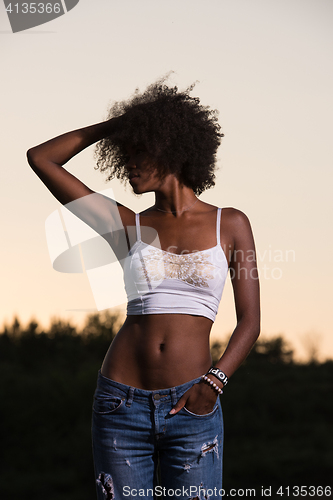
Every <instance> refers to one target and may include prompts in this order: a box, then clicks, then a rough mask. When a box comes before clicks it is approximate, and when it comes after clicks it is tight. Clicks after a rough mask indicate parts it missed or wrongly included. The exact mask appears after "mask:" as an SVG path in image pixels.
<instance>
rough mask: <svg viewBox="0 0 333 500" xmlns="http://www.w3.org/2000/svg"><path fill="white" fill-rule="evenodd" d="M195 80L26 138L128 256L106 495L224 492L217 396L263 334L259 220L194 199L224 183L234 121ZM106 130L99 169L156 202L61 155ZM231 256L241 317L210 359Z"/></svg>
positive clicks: (97, 405) (106, 387)
mask: <svg viewBox="0 0 333 500" xmlns="http://www.w3.org/2000/svg"><path fill="white" fill-rule="evenodd" d="M191 90H192V87H190V88H189V89H187V90H186V91H184V92H180V91H179V90H178V89H177V87H174V88H169V87H168V86H166V85H165V84H164V82H163V81H159V82H157V83H155V84H153V85H151V86H150V87H148V89H147V90H146V91H145V92H144V93H143V94H139V93H138V92H136V93H135V94H134V97H132V98H131V99H130V100H129V101H126V102H122V103H117V104H115V105H114V106H113V108H112V109H111V111H110V115H109V119H108V120H107V121H105V122H103V123H99V124H97V125H93V126H89V127H85V128H82V129H80V130H76V131H73V132H69V133H66V134H64V135H61V136H59V137H56V138H54V139H51V140H50V141H48V142H46V143H44V144H41V145H39V146H37V147H34V148H32V149H30V150H29V151H28V160H29V164H30V165H31V167H32V168H33V170H34V171H35V172H36V174H37V175H38V176H39V177H40V179H41V180H42V181H43V182H44V184H45V185H46V186H47V187H48V189H49V190H50V191H51V192H52V193H53V194H54V196H55V197H56V198H57V199H58V200H59V201H60V202H61V203H62V204H65V205H67V204H70V205H68V208H70V209H71V210H72V211H73V212H74V213H76V215H78V217H80V218H81V219H83V220H84V221H85V222H86V223H87V224H89V225H90V226H91V227H92V228H94V229H95V230H96V231H97V232H99V234H101V235H102V236H103V237H104V238H105V240H106V241H107V242H108V243H109V244H110V245H111V247H112V249H113V250H114V252H115V253H116V255H117V257H118V258H119V260H120V261H121V262H122V265H123V269H124V279H125V287H126V291H127V294H128V308H127V318H126V321H125V323H124V324H123V326H122V327H121V329H120V331H119V332H118V334H117V336H116V338H115V340H114V341H113V342H112V344H111V346H110V348H109V350H108V352H107V354H106V356H105V359H104V362H103V364H102V367H101V370H100V372H99V375H98V384H97V389H96V392H95V397H94V405H93V429H92V431H93V452H94V462H95V471H96V482H97V494H98V498H99V499H100V500H101V499H105V498H106V499H111V498H112V499H115V500H117V499H120V498H128V497H129V498H132V497H134V496H141V497H144V498H154V497H159V496H162V497H163V496H164V497H170V498H173V497H174V498H181V499H188V498H208V497H209V498H210V499H218V498H221V488H222V446H223V421H222V411H221V403H220V397H219V395H220V394H221V393H222V390H223V388H224V386H225V385H226V384H227V382H228V379H229V378H230V377H231V375H232V374H233V373H234V372H235V370H236V369H237V368H238V367H239V366H240V364H241V363H242V362H243V361H244V359H245V358H246V356H247V355H248V353H249V351H250V349H251V347H252V346H253V344H254V342H255V341H256V339H257V337H258V335H259V328H260V327H259V324H260V310H259V284H258V275H257V269H256V263H255V257H254V256H255V248H254V241H253V236H252V232H251V227H250V224H249V221H248V219H247V217H246V216H245V215H244V214H243V213H242V212H240V211H239V210H236V209H233V208H223V209H221V208H217V207H215V206H213V205H210V204H208V203H204V202H203V201H201V200H199V199H198V198H197V196H198V195H199V194H200V193H201V192H202V191H204V190H205V189H207V188H210V187H212V186H213V185H214V169H215V160H216V157H215V155H216V151H217V148H218V146H219V144H220V140H221V137H222V136H223V134H221V132H220V127H219V125H218V122H217V117H216V114H217V113H216V111H213V110H211V109H209V108H208V107H204V106H202V105H201V104H200V102H199V99H198V98H193V97H191V96H190V91H191ZM97 141H100V142H99V143H98V145H97V149H96V154H97V159H98V161H97V168H99V169H100V170H101V171H107V172H108V173H109V177H108V179H111V178H112V177H115V176H116V177H118V178H120V179H124V180H128V181H129V183H130V184H131V186H132V188H133V191H134V193H137V194H141V193H147V192H154V193H155V204H154V205H153V206H151V207H149V208H148V209H147V210H145V211H144V212H142V213H141V214H135V213H134V212H133V211H132V210H130V209H129V208H127V207H125V206H123V205H120V204H118V203H115V202H114V201H113V200H110V199H108V198H106V197H104V196H102V195H100V194H97V193H93V192H92V191H91V190H90V189H89V188H88V187H87V186H85V185H84V184H83V183H82V182H81V181H80V180H78V179H77V178H75V177H74V176H73V175H71V174H70V173H69V172H68V171H67V170H65V169H64V168H63V165H64V164H65V163H66V162H67V161H69V160H70V159H71V158H72V157H73V156H74V155H76V154H77V153H79V152H80V151H82V150H83V149H85V148H86V147H88V146H90V145H91V144H93V143H95V142H97ZM75 200H76V205H75V203H74V204H73V203H72V202H74V201H75ZM228 269H230V274H231V279H232V284H233V290H234V297H235V306H236V314H237V325H236V328H235V330H234V332H233V334H232V336H231V338H230V341H229V343H228V346H227V348H226V350H225V352H224V354H223V356H222V357H221V359H220V360H219V361H218V363H217V364H216V366H215V367H211V356H210V349H209V335H210V331H211V327H212V324H213V322H214V319H215V316H216V313H217V309H218V305H219V302H220V299H221V295H222V290H223V286H224V282H225V279H226V276H227V272H228ZM110 286H112V284H110ZM230 390H232V388H231V387H230Z"/></svg>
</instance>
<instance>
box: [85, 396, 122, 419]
mask: <svg viewBox="0 0 333 500" xmlns="http://www.w3.org/2000/svg"><path fill="white" fill-rule="evenodd" d="M123 401H124V400H123V399H122V398H118V397H116V396H108V397H104V398H101V397H94V403H93V411H94V412H95V413H98V414H99V415H108V414H109V413H113V412H115V411H116V410H118V408H120V407H121V405H122V404H123Z"/></svg>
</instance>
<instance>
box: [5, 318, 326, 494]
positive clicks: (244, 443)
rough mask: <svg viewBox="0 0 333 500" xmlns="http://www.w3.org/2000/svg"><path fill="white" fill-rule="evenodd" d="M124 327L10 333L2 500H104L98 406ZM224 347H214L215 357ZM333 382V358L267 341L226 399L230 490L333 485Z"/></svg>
mask: <svg viewBox="0 0 333 500" xmlns="http://www.w3.org/2000/svg"><path fill="white" fill-rule="evenodd" d="M117 323H118V317H117V316H114V315H111V314H110V313H105V314H103V315H98V314H95V315H90V316H88V317H87V320H86V323H85V325H84V327H83V328H82V329H81V330H80V331H78V330H77V329H76V328H74V327H73V326H72V325H70V324H69V323H66V322H63V321H60V320H54V321H53V322H52V324H51V326H50V327H49V329H48V330H47V331H40V328H39V326H38V324H37V323H36V322H35V321H31V322H30V324H29V325H28V326H27V327H25V328H23V327H22V326H21V325H20V322H19V320H18V319H17V318H15V319H14V321H13V324H12V325H11V326H6V327H4V328H3V331H2V332H1V333H0V450H1V451H0V456H1V469H0V498H1V499H4V500H14V499H15V500H16V499H17V500H18V499H20V500H30V499H33V500H46V499H47V500H56V499H57V500H58V499H60V498H61V500H94V499H95V485H94V476H93V464H92V456H91V439H90V419H91V404H92V396H93V393H94V389H95V384H96V377H97V371H98V369H99V368H100V365H101V361H102V359H103V357H104V355H105V352H106V350H107V349H108V347H109V344H110V341H111V340H112V339H113V338H114V335H115V331H116V325H117ZM223 347H224V346H223V345H222V344H219V343H215V344H214V345H213V346H212V357H213V359H217V358H218V357H219V356H220V354H221V352H222V351H223ZM332 375H333V362H332V361H329V362H325V363H321V364H319V363H316V362H312V363H308V364H297V363H295V361H294V359H293V352H292V350H291V349H290V348H289V347H288V344H287V343H286V341H285V340H284V339H283V338H282V337H277V338H275V339H273V340H269V341H260V340H259V341H258V342H257V344H256V345H255V347H254V348H253V350H252V352H251V354H250V355H249V357H248V358H247V360H246V361H245V363H244V364H243V365H242V366H241V367H240V368H239V370H238V371H237V372H236V373H235V374H234V376H233V377H232V380H231V381H230V384H229V385H228V387H227V388H226V389H225V392H224V394H223V396H222V406H223V412H224V421H225V447H224V488H225V489H226V490H229V489H230V488H235V489H237V488H241V489H244V490H245V489H247V488H254V489H255V490H256V496H257V497H258V496H261V494H260V493H261V487H262V486H264V488H268V487H272V495H271V498H284V497H287V496H288V495H287V490H286V488H287V487H288V486H289V487H292V486H294V485H299V486H301V485H303V486H329V485H330V484H331V483H332V480H331V477H332V470H333V452H332V450H333V432H332V414H333V411H332V410H333V398H332V394H333V381H332ZM279 486H282V487H283V488H284V490H283V491H284V495H283V497H282V496H281V495H276V491H277V490H278V488H279ZM318 491H319V490H318ZM239 496H242V495H239ZM243 496H245V494H244V495H243ZM289 496H292V490H290V493H289ZM302 496H303V495H302ZM310 496H311V498H317V495H307V496H306V498H310ZM319 497H322V498H325V495H320V494H319V495H318V498H319ZM235 498H238V497H237V496H236V497H235ZM303 498H304V496H303ZM326 498H327V495H326Z"/></svg>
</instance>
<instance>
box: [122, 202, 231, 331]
mask: <svg viewBox="0 0 333 500" xmlns="http://www.w3.org/2000/svg"><path fill="white" fill-rule="evenodd" d="M139 217H140V216H139V214H136V216H135V224H136V236H137V241H136V242H135V244H134V245H133V246H132V248H131V250H130V252H129V254H128V257H127V259H125V263H124V280H125V289H126V293H127V299H128V305H127V314H128V315H134V314H138V315H142V314H191V315H195V316H204V317H206V318H209V319H210V320H212V321H214V320H215V316H216V314H217V310H218V307H219V303H220V300H221V297H222V292H223V288H224V283H225V280H226V277H227V274H228V262H227V259H226V256H225V254H224V251H223V250H222V247H221V244H220V223H221V208H218V209H217V220H216V239H217V244H216V246H215V247H212V248H207V250H200V251H198V252H192V253H187V254H183V255H177V254H174V253H171V252H166V251H164V250H161V249H160V248H157V247H155V246H152V245H148V244H147V243H144V242H143V241H142V240H141V230H140V218H139Z"/></svg>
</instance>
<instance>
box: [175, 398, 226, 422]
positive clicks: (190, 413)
mask: <svg viewBox="0 0 333 500" xmlns="http://www.w3.org/2000/svg"><path fill="white" fill-rule="evenodd" d="M217 409H218V402H217V401H216V403H215V405H214V408H213V409H212V411H210V412H209V413H204V414H202V415H199V414H198V413H192V412H191V411H190V410H188V409H187V408H186V407H185V406H183V408H182V410H184V412H185V413H188V414H189V415H191V416H192V417H198V418H206V417H211V416H212V415H214V414H215V412H216V410H217ZM182 410H180V411H182Z"/></svg>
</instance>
